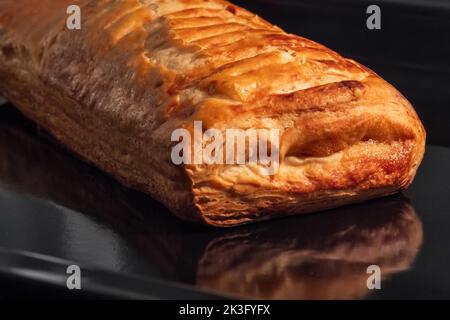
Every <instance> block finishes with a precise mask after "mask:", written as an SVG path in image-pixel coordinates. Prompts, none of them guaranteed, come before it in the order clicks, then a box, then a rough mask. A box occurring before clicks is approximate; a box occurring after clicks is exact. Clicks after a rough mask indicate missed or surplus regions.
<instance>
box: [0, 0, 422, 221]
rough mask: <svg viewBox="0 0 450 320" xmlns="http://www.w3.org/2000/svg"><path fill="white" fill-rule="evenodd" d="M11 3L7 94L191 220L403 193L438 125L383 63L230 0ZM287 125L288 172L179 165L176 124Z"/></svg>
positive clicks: (1, 36)
mask: <svg viewBox="0 0 450 320" xmlns="http://www.w3.org/2000/svg"><path fill="white" fill-rule="evenodd" d="M71 2H72V1H69V0H58V1H49V0H46V1H37V0H24V1H13V0H6V1H2V2H1V3H0V44H1V48H0V49H1V50H0V52H1V53H0V76H1V77H2V79H5V80H4V81H2V83H1V84H0V92H1V93H2V94H3V95H5V96H6V97H7V98H8V99H9V100H11V101H12V102H14V103H15V104H16V105H17V107H18V108H19V109H20V110H21V111H22V112H23V113H24V114H25V115H26V116H28V117H29V118H31V119H33V120H34V121H36V122H37V123H39V124H40V125H41V126H42V127H43V128H45V129H46V130H48V131H49V132H50V133H52V134H53V135H54V136H56V137H57V138H58V139H59V140H60V141H61V142H62V143H63V144H64V145H66V146H67V147H68V148H69V149H71V150H73V151H74V152H76V153H77V154H79V155H80V156H81V157H83V158H84V159H86V160H87V161H89V162H91V163H93V164H95V165H96V166H98V167H100V168H102V169H103V170H105V171H107V172H109V173H110V174H112V175H113V176H115V177H116V178H117V179H119V180H120V181H122V182H123V183H125V184H127V185H130V186H132V187H135V188H137V189H140V190H142V191H145V192H147V193H149V194H150V195H152V196H153V197H155V198H156V199H158V200H159V201H161V202H162V203H164V204H165V205H166V206H167V207H168V208H169V209H171V211H173V212H174V213H175V214H177V215H178V216H180V217H182V218H185V219H190V220H199V221H204V222H206V223H208V224H211V225H217V226H230V225H236V224H242V223H247V222H252V221H256V220H265V219H268V218H271V217H273V216H279V215H285V214H297V213H304V212H312V211H317V210H320V209H324V208H330V207H335V206H338V205H343V204H346V203H350V202H354V201H363V200H366V199H368V198H373V197H378V196H383V195H386V194H391V193H394V192H397V191H399V190H401V189H403V188H406V187H407V186H408V185H409V184H410V183H411V182H412V180H413V178H414V175H415V172H416V170H417V168H418V166H419V164H420V161H421V159H422V157H423V153H424V145H425V130H424V128H423V126H422V124H421V123H420V120H419V119H418V117H417V115H416V113H415V111H414V109H413V108H412V107H411V105H410V104H409V102H408V101H407V100H406V99H405V98H404V97H403V96H402V95H401V94H400V93H398V91H396V90H395V89H394V88H393V87H392V86H391V85H389V84H388V83H386V82H385V81H384V80H382V79H381V78H380V77H378V76H377V75H376V74H375V73H373V72H372V71H370V70H368V69H367V68H365V67H363V66H361V65H359V64H358V63H356V62H354V61H352V60H349V59H344V58H342V57H341V56H339V55H338V54H337V53H335V52H333V51H331V50H329V49H327V48H325V47H323V46H322V45H319V44H317V43H315V42H313V41H310V40H307V39H304V38H301V37H298V36H295V35H290V34H287V33H285V32H284V31H282V30H281V29H279V28H278V27H275V26H272V25H271V24H269V23H267V22H266V21H264V20H262V19H261V18H259V17H257V16H255V15H253V14H251V13H249V12H248V11H246V10H244V9H241V8H239V7H237V6H234V5H231V4H229V3H228V2H226V1H220V0H211V1H203V0H171V1H163V0H129V1H112V0H101V1H89V0H81V1H78V4H79V5H80V6H81V8H82V19H83V20H82V21H83V22H82V29H81V30H79V31H69V30H67V29H66V28H65V19H66V17H67V16H66V10H65V9H66V7H67V6H68V5H70V4H72V3H71ZM194 120H201V121H202V122H203V129H204V130H206V129H208V128H218V129H221V130H225V128H241V129H248V128H257V129H262V128H267V129H271V128H278V129H280V130H281V146H280V147H281V162H280V170H279V172H278V173H277V174H276V175H274V176H264V175H261V174H260V171H259V168H258V166H255V165H240V166H238V165H185V166H175V165H173V164H172V162H171V159H170V146H171V143H170V136H171V133H172V132H173V130H174V129H177V128H187V129H189V130H192V128H191V127H192V123H193V121H194Z"/></svg>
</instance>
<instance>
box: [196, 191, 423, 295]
mask: <svg viewBox="0 0 450 320" xmlns="http://www.w3.org/2000/svg"><path fill="white" fill-rule="evenodd" d="M276 223H277V225H276V226H270V227H268V226H267V227H266V228H265V230H264V228H260V229H259V230H258V231H257V232H251V231H245V230H242V232H240V233H239V232H236V233H235V234H229V235H224V236H223V237H218V238H217V239H214V241H211V243H210V244H209V245H208V247H207V249H206V250H205V253H204V255H203V257H202V258H201V259H200V260H199V265H198V269H197V284H198V285H200V286H202V287H208V288H216V289H218V290H220V291H221V292H229V293H231V294H234V295H238V296H243V297H245V296H250V297H256V298H261V299H354V298H362V297H364V296H365V295H366V294H367V284H366V283H367V278H368V276H369V275H368V274H367V273H366V271H367V267H368V266H369V265H372V264H375V265H378V266H380V268H381V272H382V276H383V279H385V278H386V277H388V276H389V275H391V274H393V273H396V272H399V271H402V270H406V269H408V268H409V267H410V265H411V263H412V262H413V260H414V258H415V257H416V254H417V252H418V249H419V247H420V245H421V242H422V226H421V222H420V220H419V218H418V217H417V215H416V214H415V212H414V209H413V207H412V206H411V205H410V204H409V203H408V201H407V200H405V199H403V198H387V199H385V200H379V201H374V202H372V203H368V204H366V205H360V206H354V207H349V208H345V209H339V210H336V212H333V213H330V214H327V215H326V216H325V215H324V216H314V217H304V218H303V220H302V221H294V220H282V221H277V222H276ZM280 235H283V236H282V237H280ZM277 238H278V239H277Z"/></svg>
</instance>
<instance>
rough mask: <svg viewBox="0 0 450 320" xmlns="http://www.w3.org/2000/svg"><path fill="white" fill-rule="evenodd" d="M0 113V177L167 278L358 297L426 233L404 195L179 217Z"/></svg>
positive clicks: (279, 294) (409, 256) (263, 292)
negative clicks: (109, 232)
mask: <svg viewBox="0 0 450 320" xmlns="http://www.w3.org/2000/svg"><path fill="white" fill-rule="evenodd" d="M0 119H1V120H0V183H1V184H3V185H8V186H9V187H10V188H13V189H16V190H20V191H21V192H25V193H30V194H34V195H36V196H39V197H43V198H46V199H51V200H53V201H55V202H57V203H58V204H60V205H63V206H67V207H70V208H71V209H75V210H78V211H81V212H83V213H85V214H88V215H90V216H92V217H93V218H95V219H99V220H101V222H102V223H103V224H104V223H108V224H110V225H111V226H112V227H113V228H114V230H115V231H116V232H118V233H120V234H122V235H123V236H124V237H125V238H127V239H129V240H130V241H132V242H133V243H135V245H136V246H137V247H139V248H140V250H141V252H142V254H143V255H144V256H145V257H147V258H148V259H149V261H151V263H152V265H153V266H155V267H156V268H157V269H158V270H159V271H160V272H161V274H162V275H163V276H165V277H166V278H168V279H172V280H178V281H184V282H188V283H191V284H194V285H197V286H199V287H203V288H207V289H212V290H217V291H219V292H221V293H223V294H227V295H230V296H240V297H244V298H264V299H308V298H311V299H331V298H346V299H350V298H362V297H364V296H365V295H366V294H367V292H368V290H367V287H366V281H367V277H368V274H367V273H366V269H367V267H368V266H369V265H372V264H376V265H379V266H380V267H381V271H382V276H383V279H386V278H388V277H389V276H391V275H393V274H394V273H396V272H400V271H402V270H406V269H408V268H409V266H410V265H411V264H412V262H413V261H414V258H415V256H416V254H417V251H418V249H419V247H420V245H421V242H422V227H421V222H420V220H419V218H418V217H417V215H416V214H415V212H414V209H413V207H412V206H411V205H410V204H409V202H408V201H407V200H406V199H405V198H404V197H401V196H396V197H389V198H385V199H381V200H374V201H371V202H369V203H366V204H364V205H356V206H351V207H346V208H341V209H335V210H333V211H330V212H328V213H326V214H321V215H308V216H303V217H297V218H286V219H281V220H274V221H272V222H271V223H270V224H267V223H263V224H258V225H251V226H244V227H239V228H236V229H230V230H228V229H227V230H215V229H206V228H200V227H199V226H195V225H191V224H184V223H181V222H180V221H178V220H177V219H175V218H174V217H172V216H170V215H167V214H166V212H165V209H164V208H162V207H161V206H159V205H158V204H157V203H155V202H154V201H152V200H151V199H149V198H148V197H145V196H144V195H142V194H139V193H137V192H133V191H130V190H126V189H124V188H122V187H121V186H120V185H119V184H117V183H115V182H114V181H112V180H111V179H109V178H108V177H106V176H104V175H103V174H101V173H100V172H98V171H97V170H96V169H94V168H91V167H89V166H87V165H85V164H83V163H82V162H80V161H79V160H77V159H76V158H73V157H71V156H70V155H68V154H67V153H66V152H65V151H63V150H61V149H60V148H59V147H57V146H56V145H54V144H53V143H51V142H49V141H48V139H47V138H46V137H45V136H43V137H41V138H37V137H36V136H35V134H34V129H33V126H32V125H30V124H29V123H28V122H26V121H23V119H22V118H21V117H20V116H18V115H17V113H14V112H11V109H10V110H9V111H8V110H6V108H5V109H2V110H1V109H0ZM5 123H8V124H7V125H5ZM24 172H26V173H27V174H23V173H24Z"/></svg>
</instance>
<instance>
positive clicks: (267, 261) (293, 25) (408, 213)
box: [0, 0, 450, 299]
mask: <svg viewBox="0 0 450 320" xmlns="http://www.w3.org/2000/svg"><path fill="white" fill-rule="evenodd" d="M235 2H236V3H239V2H240V1H235ZM241 2H243V1H241ZM388 2H389V3H391V2H397V1H388ZM400 2H401V1H400ZM308 3H309V4H305V2H304V1H294V0H292V1H270V0H246V1H245V6H246V7H247V8H249V9H252V10H253V11H255V12H258V13H260V14H261V15H262V16H264V17H265V18H267V19H268V20H271V21H274V22H276V23H278V24H279V25H280V26H282V27H283V28H285V29H286V30H288V31H290V32H294V33H298V34H301V35H304V36H306V37H310V38H312V39H314V40H316V41H318V42H322V43H324V44H326V45H328V46H329V47H331V48H333V49H335V50H337V51H338V52H340V53H342V54H344V55H347V56H350V57H353V58H355V59H357V60H359V61H361V62H363V63H365V64H367V65H368V66H370V67H371V68H373V69H374V70H375V71H377V72H378V73H380V74H381V75H382V76H383V77H385V78H386V79H387V80H388V81H390V82H392V83H393V84H395V85H396V86H397V87H398V88H399V89H400V90H401V91H402V92H403V93H404V94H405V95H406V96H407V97H408V98H409V99H410V100H411V102H412V103H413V104H414V105H415V106H416V108H417V110H418V112H419V113H420V115H421V117H422V118H423V119H424V122H425V126H426V128H427V131H428V133H429V142H430V143H432V144H440V145H441V147H438V146H429V147H428V150H427V154H426V158H425V160H424V163H423V165H422V167H421V169H420V171H419V174H418V176H417V179H416V181H415V182H414V184H413V186H412V188H411V189H410V190H409V191H408V192H406V194H405V196H401V195H398V196H394V197H389V198H385V199H380V200H376V201H371V202H369V203H365V204H361V205H356V206H349V207H346V208H342V209H337V210H331V211H328V212H324V213H320V214H314V215H307V216H302V217H292V218H286V219H281V220H277V221H272V222H269V223H261V224H258V225H254V226H246V227H240V228H235V229H230V230H215V229H207V228H203V227H199V226H196V225H191V224H186V223H183V222H180V221H178V220H177V219H176V218H174V217H172V215H171V214H170V213H168V212H167V210H166V209H165V208H163V207H162V206H161V205H159V204H158V203H155V202H154V201H152V200H151V199H149V198H148V197H146V196H144V195H142V194H140V193H138V192H135V191H132V190H128V189H125V188H124V187H122V186H121V185H120V184H118V183H117V182H115V181H114V180H113V179H111V178H109V177H107V176H106V175H104V174H102V173H100V172H99V171H98V170H96V169H94V168H92V167H90V166H88V165H86V164H84V163H82V162H81V161H79V160H78V159H76V158H75V157H73V156H72V155H70V154H69V153H68V152H66V151H65V150H63V149H62V148H60V147H59V146H57V145H56V144H55V143H54V142H52V141H51V139H49V138H48V137H47V136H45V135H43V134H40V133H39V132H38V131H37V130H36V128H35V127H34V125H33V124H31V123H30V122H28V121H27V120H25V119H24V118H22V117H21V116H20V115H19V114H18V112H17V111H15V109H13V108H12V107H11V106H2V107H0V248H1V249H0V297H1V296H2V295H3V296H8V295H9V294H11V292H12V291H11V290H13V289H14V290H13V291H15V295H17V296H21V295H22V294H24V293H26V292H28V291H29V292H28V296H30V295H31V296H33V295H34V296H35V295H42V293H41V292H42V288H43V287H42V284H43V283H45V284H46V286H45V288H47V289H46V290H45V292H46V294H50V293H54V294H55V295H59V294H61V295H65V294H66V293H67V290H65V289H64V285H65V282H64V280H65V274H64V266H65V264H68V263H76V264H79V265H81V266H82V268H83V271H84V272H85V273H84V275H86V279H85V278H83V279H84V280H83V281H85V282H84V288H85V289H84V290H85V293H86V294H87V295H89V294H91V295H96V294H100V295H104V296H113V297H146V298H158V297H159V298H167V297H178V298H185V297H195V298H200V297H205V298H210V297H215V296H217V295H219V296H227V297H228V296H233V297H244V298H295V299H302V298H369V299H381V298H388V299H391V298H394V299H403V298H449V299H450V274H449V273H450V252H449V250H448V249H447V243H449V242H450V232H449V228H450V197H449V195H450V149H449V148H445V147H444V146H450V135H449V134H448V129H450V128H449V124H448V123H449V120H450V117H449V113H450V112H449V109H448V108H449V106H450V98H449V97H450V96H449V88H450V83H449V81H450V80H449V79H450V77H449V75H450V69H449V63H448V57H449V56H450V49H449V48H450V44H449V41H448V34H449V31H450V20H449V15H448V12H449V11H448V9H449V8H448V6H445V5H442V4H440V3H439V1H433V2H432V4H433V5H432V6H429V7H423V6H404V5H392V4H386V6H385V7H382V10H383V11H382V12H383V17H384V18H385V19H384V20H383V21H384V22H383V29H382V30H381V31H374V32H371V31H368V30H367V29H365V27H364V26H365V20H364V19H365V14H364V12H365V2H364V5H363V4H361V3H363V2H356V1H314V2H313V1H309V2H308ZM312 3H313V4H312ZM439 6H440V7H441V8H442V9H440V10H436V7H439ZM416 41H417V42H416ZM36 253H38V254H42V255H43V256H40V255H39V256H36V255H35V254H36ZM49 257H54V258H57V259H54V258H49ZM370 264H378V265H380V267H381V269H382V274H383V282H382V290H380V291H372V292H369V291H368V290H367V288H366V279H367V276H368V275H367V274H366V268H367V266H368V265H370ZM18 279H20V281H19V280H18ZM30 281H32V282H30ZM32 283H33V285H31V284H32ZM137 283H139V285H137ZM47 286H50V289H48V287H47ZM186 286H187V287H186ZM56 287H58V288H59V289H58V290H55V288H56ZM36 288H37V289H36ZM200 288H201V289H202V290H199V289H200ZM133 289H134V291H133ZM34 290H37V291H34ZM30 292H31V293H30ZM35 292H36V293H35ZM49 292H50V293H49ZM211 292H214V293H215V294H211Z"/></svg>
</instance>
